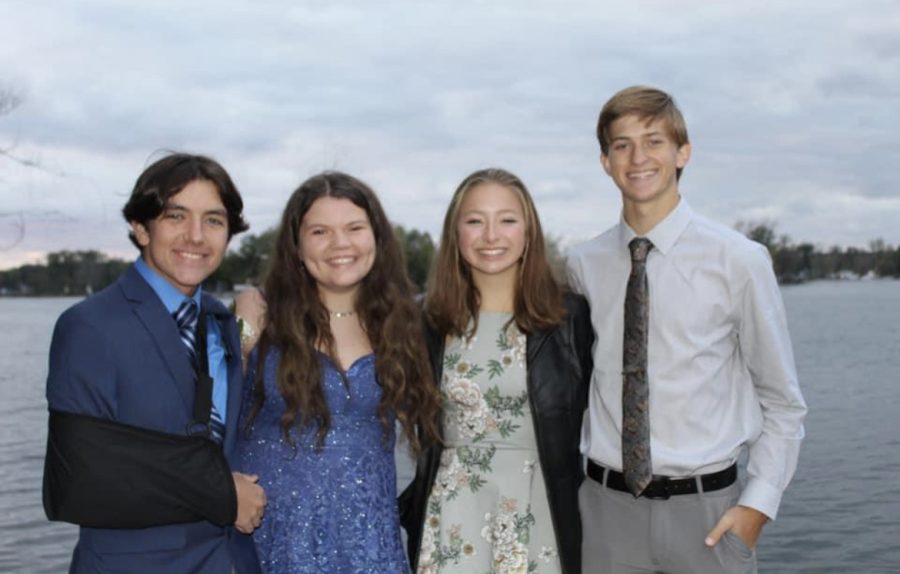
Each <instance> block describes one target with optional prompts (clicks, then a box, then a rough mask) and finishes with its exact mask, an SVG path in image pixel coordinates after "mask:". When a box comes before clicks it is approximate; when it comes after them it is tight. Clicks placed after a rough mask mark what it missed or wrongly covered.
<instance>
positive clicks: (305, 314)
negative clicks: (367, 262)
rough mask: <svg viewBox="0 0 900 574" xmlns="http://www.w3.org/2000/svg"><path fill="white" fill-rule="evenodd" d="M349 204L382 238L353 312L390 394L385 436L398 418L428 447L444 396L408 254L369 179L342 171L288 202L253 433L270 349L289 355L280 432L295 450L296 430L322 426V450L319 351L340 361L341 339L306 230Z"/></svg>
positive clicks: (385, 394)
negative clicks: (305, 246) (311, 214)
mask: <svg viewBox="0 0 900 574" xmlns="http://www.w3.org/2000/svg"><path fill="white" fill-rule="evenodd" d="M322 197H333V198H339V199H348V200H350V201H351V202H353V204H354V205H356V206H358V207H360V208H361V209H363V210H364V211H365V212H366V215H367V216H368V218H369V222H370V224H371V226H372V233H373V235H374V236H375V246H376V253H375V261H374V262H373V264H372V269H371V270H370V271H369V273H368V274H367V275H366V276H365V278H364V279H363V280H362V282H361V284H360V286H359V289H358V291H357V293H356V300H355V304H354V309H355V311H356V313H357V315H358V316H359V320H360V323H361V325H362V327H363V330H364V331H365V333H366V335H367V336H368V338H369V342H370V344H371V345H372V349H373V351H374V354H375V371H376V374H377V377H378V382H379V384H380V385H381V388H382V397H381V402H380V404H379V405H378V417H379V419H380V420H381V423H382V426H383V427H384V431H385V437H387V436H388V433H389V432H390V430H391V427H392V424H393V423H392V422H391V414H392V413H393V414H394V415H396V417H397V420H399V421H400V424H401V426H402V428H403V432H404V434H405V435H406V437H407V438H408V440H409V443H410V446H411V447H412V450H413V452H415V453H418V452H419V450H420V444H421V443H420V442H419V437H418V436H417V433H416V426H417V425H419V426H420V428H421V429H422V431H423V432H424V436H423V437H422V438H426V439H434V438H436V437H437V436H438V430H437V422H436V421H437V420H438V418H439V417H438V412H439V408H440V395H439V394H438V392H437V390H436V387H435V385H434V384H433V383H432V381H431V379H432V376H431V369H430V367H429V362H428V355H427V352H426V349H425V344H424V333H423V330H422V325H423V323H422V318H421V312H420V310H419V307H418V305H416V303H415V301H414V299H413V286H412V283H411V282H410V280H409V278H408V277H407V274H406V266H405V263H404V257H403V253H402V251H401V250H400V246H399V244H398V242H397V239H396V238H395V236H394V233H393V229H392V227H391V225H390V222H389V221H388V219H387V217H386V216H385V213H384V210H383V209H382V207H381V204H380V203H379V201H378V198H377V197H376V196H375V193H374V192H373V191H372V190H371V189H370V188H369V187H368V186H367V185H366V184H365V183H363V182H362V181H360V180H358V179H356V178H354V177H352V176H350V175H347V174H344V173H340V172H333V171H329V172H324V173H321V174H319V175H315V176H313V177H311V178H309V179H307V180H306V181H305V182H303V183H302V184H301V185H300V187H299V188H297V190H296V191H294V193H293V195H291V197H290V199H289V200H288V203H287V206H286V207H285V209H284V214H283V215H282V220H281V226H280V228H279V229H278V232H277V236H276V239H275V251H274V253H273V256H272V259H271V261H270V263H269V267H268V271H267V274H266V278H265V281H264V283H263V285H264V293H265V299H266V304H267V310H266V326H265V328H264V329H263V332H262V333H261V335H260V339H259V344H258V357H257V374H256V381H255V385H254V397H253V405H252V409H251V412H250V417H249V420H248V422H247V426H246V428H250V424H251V423H252V421H253V419H254V418H255V416H256V414H257V413H258V412H259V410H260V408H261V407H262V404H263V402H264V401H265V391H264V387H263V382H262V372H263V365H264V364H265V360H266V355H267V354H268V353H269V352H270V350H271V349H272V348H277V349H279V350H280V353H281V360H280V362H279V365H278V371H277V383H278V390H279V392H280V393H281V396H282V397H283V399H284V402H285V411H284V413H283V414H282V416H281V430H282V433H283V435H284V437H285V440H287V441H288V442H290V443H291V444H293V441H292V438H291V429H292V428H293V427H294V426H295V425H296V426H299V427H301V428H307V427H308V426H310V425H315V426H316V427H317V432H316V447H317V448H321V446H322V445H323V444H324V440H325V435H326V434H327V433H328V430H329V428H331V416H330V415H329V412H328V406H327V403H326V400H325V393H324V391H323V388H322V371H321V367H320V363H319V358H318V356H317V355H316V350H317V349H318V350H322V351H324V352H326V353H327V354H328V355H329V356H330V357H332V359H334V362H335V364H339V363H338V361H337V360H336V357H337V354H336V353H335V341H334V336H333V334H332V332H331V328H330V326H329V315H328V310H327V309H326V308H325V305H324V304H323V303H322V301H321V300H320V298H319V291H318V288H317V286H316V281H315V279H314V278H313V277H312V276H311V275H310V274H309V272H308V271H306V270H305V268H304V267H303V265H302V264H301V261H300V255H299V254H300V232H299V230H300V224H301V223H302V221H303V217H304V216H305V215H306V213H307V211H309V209H310V207H312V205H313V203H315V201H316V200H318V199H319V198H322Z"/></svg>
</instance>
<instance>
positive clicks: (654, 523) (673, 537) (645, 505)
mask: <svg viewBox="0 0 900 574" xmlns="http://www.w3.org/2000/svg"><path fill="white" fill-rule="evenodd" d="M740 493H741V485H740V483H739V482H737V481H736V482H735V483H734V484H732V485H731V486H729V487H727V488H723V489H722V490H716V491H713V492H701V493H697V494H681V495H677V496H672V497H670V498H669V499H668V500H650V499H647V498H637V499H636V498H634V497H633V496H632V495H631V494H629V493H626V492H620V491H618V490H613V489H609V488H606V487H605V486H603V485H602V484H600V483H599V482H597V481H596V480H593V479H591V478H587V479H585V481H584V483H583V484H582V485H581V489H580V490H579V493H578V498H579V505H580V509H581V521H582V525H583V533H584V539H583V542H582V545H581V548H582V550H581V552H582V571H583V572H584V574H626V573H628V574H631V573H634V574H638V573H648V572H653V573H666V574H707V573H708V574H720V573H721V574H725V573H727V574H739V573H740V574H755V572H756V553H755V552H753V551H751V550H750V549H749V548H747V546H746V545H745V544H744V543H743V542H742V541H741V540H740V538H738V537H737V536H736V535H734V534H732V533H731V532H728V533H726V534H725V536H723V537H722V539H721V540H720V541H719V543H718V544H716V546H715V547H714V548H708V547H707V546H706V545H705V544H704V543H703V541H704V539H705V538H706V535H707V533H709V531H710V530H712V528H713V527H714V526H715V525H716V523H717V522H718V521H719V518H721V516H722V514H723V513H724V512H725V511H726V510H727V509H728V508H730V507H732V506H734V505H735V504H736V503H737V500H738V497H739V496H740Z"/></svg>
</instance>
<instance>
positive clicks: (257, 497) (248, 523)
mask: <svg viewBox="0 0 900 574" xmlns="http://www.w3.org/2000/svg"><path fill="white" fill-rule="evenodd" d="M231 476H232V477H233V478H234V490H235V492H237V505H238V510H237V519H236V520H235V521H234V527H235V528H237V529H238V531H239V532H242V533H244V534H251V533H252V532H253V531H254V530H256V529H257V528H259V524H260V522H262V517H263V512H265V510H266V493H265V492H264V491H263V489H262V487H261V486H260V485H258V484H256V482H257V481H258V480H259V476H258V475H256V474H244V473H243V472H232V473H231Z"/></svg>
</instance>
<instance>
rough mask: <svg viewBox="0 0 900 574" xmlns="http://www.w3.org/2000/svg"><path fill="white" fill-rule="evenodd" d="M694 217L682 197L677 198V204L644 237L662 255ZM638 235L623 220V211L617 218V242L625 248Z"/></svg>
mask: <svg viewBox="0 0 900 574" xmlns="http://www.w3.org/2000/svg"><path fill="white" fill-rule="evenodd" d="M693 218H694V210H692V209H691V207H690V206H689V205H688V203H687V201H685V199H684V197H680V198H679V199H678V205H676V206H675V209H673V210H672V212H671V213H669V215H667V216H666V217H665V218H664V219H663V220H662V221H660V222H659V223H657V224H656V226H655V227H654V228H653V229H651V230H650V231H648V232H647V233H646V234H645V235H644V237H646V238H647V239H649V240H650V241H651V242H652V243H653V248H654V249H655V250H657V251H659V252H660V253H662V254H663V255H665V254H666V253H668V252H669V250H670V249H672V247H674V246H675V243H677V242H678V238H679V237H681V234H682V233H684V230H685V229H687V227H688V225H690V223H691V220H692V219H693ZM635 237H638V234H637V233H635V232H634V230H633V229H632V228H631V226H630V225H628V223H627V222H626V221H625V215H624V213H623V214H622V215H621V216H620V219H619V242H620V245H621V246H622V247H623V249H625V248H627V246H628V243H629V242H630V241H631V240H632V239H634V238H635Z"/></svg>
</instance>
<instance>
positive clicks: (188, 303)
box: [174, 299, 197, 330]
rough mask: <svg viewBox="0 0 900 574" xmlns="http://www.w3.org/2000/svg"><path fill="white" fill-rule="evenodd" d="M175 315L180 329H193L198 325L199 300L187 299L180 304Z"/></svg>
mask: <svg viewBox="0 0 900 574" xmlns="http://www.w3.org/2000/svg"><path fill="white" fill-rule="evenodd" d="M174 317H175V322H176V323H177V324H178V328H179V329H185V328H187V329H190V330H193V329H194V327H195V326H196V325H197V302H196V301H194V300H193V299H185V300H184V301H182V302H181V305H179V306H178V310H177V311H175V314H174Z"/></svg>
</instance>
